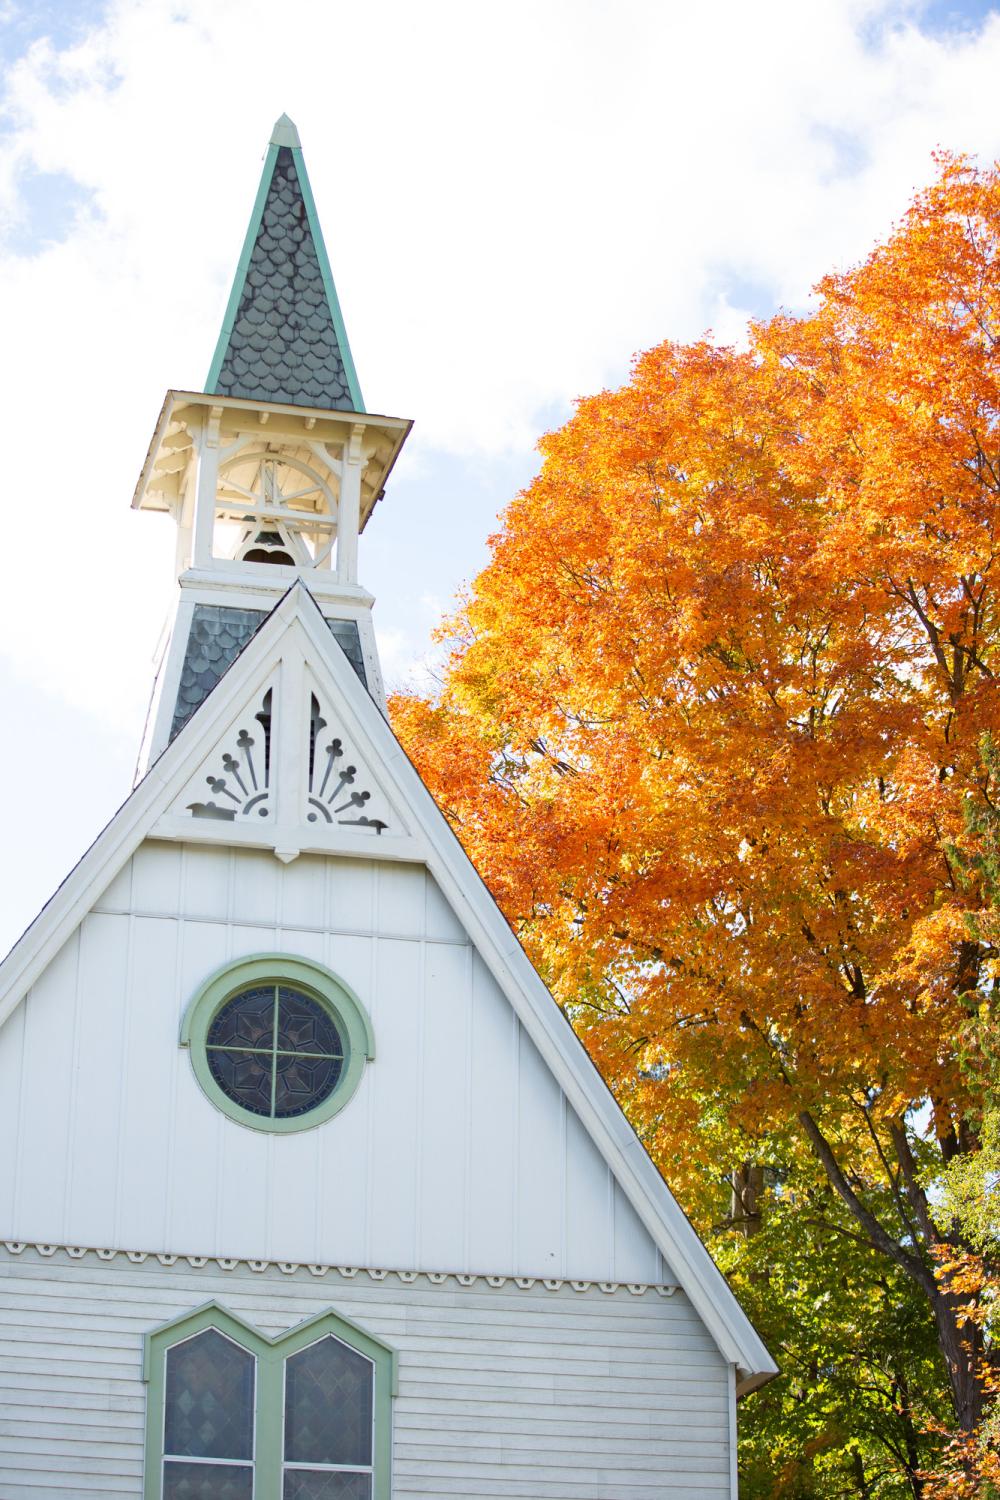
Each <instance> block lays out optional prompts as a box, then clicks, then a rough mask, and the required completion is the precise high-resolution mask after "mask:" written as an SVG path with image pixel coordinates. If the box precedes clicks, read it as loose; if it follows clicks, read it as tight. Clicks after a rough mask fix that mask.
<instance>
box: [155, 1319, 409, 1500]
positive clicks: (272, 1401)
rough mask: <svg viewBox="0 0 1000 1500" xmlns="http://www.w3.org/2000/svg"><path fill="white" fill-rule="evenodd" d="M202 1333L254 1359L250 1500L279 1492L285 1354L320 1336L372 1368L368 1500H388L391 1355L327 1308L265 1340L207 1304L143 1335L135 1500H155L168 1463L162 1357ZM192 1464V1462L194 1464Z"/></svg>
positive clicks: (273, 1497)
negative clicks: (140, 1471) (140, 1467)
mask: <svg viewBox="0 0 1000 1500" xmlns="http://www.w3.org/2000/svg"><path fill="white" fill-rule="evenodd" d="M209 1329H214V1330H215V1331H216V1332H217V1333H221V1334H222V1335H223V1337H224V1338H227V1339H229V1340H231V1342H232V1343H234V1344H236V1345H237V1346H238V1347H239V1348H241V1349H243V1350H245V1351H246V1352H247V1353H249V1354H251V1355H253V1357H254V1360H255V1411H254V1444H253V1454H254V1456H253V1470H254V1476H253V1496H254V1500H281V1497H282V1494H283V1490H284V1479H285V1473H286V1464H285V1451H284V1450H285V1442H284V1423H285V1367H286V1362H287V1360H288V1359H289V1358H290V1356H291V1355H293V1354H298V1353H299V1352H300V1351H301V1350H303V1349H307V1348H309V1347H310V1345H312V1344H316V1343H318V1342H319V1341H320V1340H321V1339H324V1338H328V1337H332V1338H335V1339H337V1340H339V1341H340V1343H342V1344H344V1345H346V1346H347V1348H348V1349H350V1350H353V1351H354V1352H355V1353H356V1354H360V1355H362V1356H363V1357H364V1358H365V1359H367V1360H368V1361H369V1362H370V1363H371V1365H372V1369H373V1400H372V1411H373V1440H372V1470H371V1472H372V1500H390V1496H391V1492H392V1400H393V1397H394V1396H395V1394H396V1390H397V1371H398V1358H397V1354H396V1351H395V1350H394V1349H392V1348H391V1347H390V1346H389V1345H388V1344H384V1343H382V1341H381V1340H380V1339H376V1338H373V1337H372V1335H371V1334H370V1333H366V1332H365V1330H364V1329H363V1328H359V1327H358V1325H357V1324H356V1323H352V1322H351V1321H350V1319H348V1318H344V1317H342V1316H341V1315H340V1314H339V1313H336V1312H334V1311H333V1310H332V1309H328V1310H327V1311H325V1312H321V1313H317V1314H316V1315H315V1316H314V1317H311V1318H307V1319H306V1320H305V1322H303V1323H298V1324H296V1325H295V1327H293V1328H290V1329H289V1330H288V1332H287V1333H283V1334H278V1335H277V1336H275V1337H274V1338H271V1337H269V1336H268V1335H267V1334H265V1333H261V1332H260V1331H259V1330H258V1329H256V1328H254V1327H253V1326H252V1325H251V1324H250V1323H246V1322H244V1320H243V1319H242V1318H239V1317H237V1316H236V1315H235V1314H234V1313H231V1312H229V1311H228V1309H226V1308H225V1307H223V1306H222V1305H221V1303H218V1302H214V1301H213V1302H208V1303H206V1304H205V1305H204V1306H203V1307H199V1308H196V1309H195V1311H194V1312H191V1313H185V1314H184V1315H183V1316H181V1317H179V1318H174V1319H172V1320H171V1322H169V1323H164V1324H163V1325H162V1326H161V1327H159V1328H156V1329H154V1330H153V1331H152V1332H151V1333H147V1334H146V1336H145V1340H144V1347H143V1370H142V1374H143V1380H144V1381H145V1382H146V1387H147V1394H146V1448H145V1479H144V1488H143V1500H162V1495H163V1463H164V1458H165V1456H166V1457H169V1455H165V1454H164V1451H163V1445H164V1427H165V1421H166V1368H167V1354H168V1352H169V1351H170V1350H171V1349H172V1348H174V1347H176V1345H178V1344H183V1343H185V1342H186V1341H187V1340H189V1339H192V1338H194V1337H196V1335H198V1334H199V1333H204V1332H206V1331H207V1330H209ZM192 1462H197V1459H193V1460H192ZM299 1467H304V1466H301V1465H300V1466H299ZM319 1467H320V1468H322V1465H320V1466H319Z"/></svg>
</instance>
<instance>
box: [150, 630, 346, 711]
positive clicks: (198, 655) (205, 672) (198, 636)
mask: <svg viewBox="0 0 1000 1500" xmlns="http://www.w3.org/2000/svg"><path fill="white" fill-rule="evenodd" d="M266 613H267V611H266V610H263V609H236V608H234V607H233V606H232V605H229V604H196V605H195V607H194V614H193V616H192V619H191V631H190V634H189V635H188V639H187V647H186V649H185V652H184V665H183V666H182V667H181V680H180V685H179V687H178V689H177V703H176V705H175V708H174V721H173V724H172V725H171V729H170V738H171V739H173V737H174V735H175V734H176V733H177V732H178V730H180V729H183V728H184V725H185V724H186V723H187V721H188V719H190V717H191V715H192V714H193V713H194V711H195V709H196V708H199V707H200V706H201V704H202V703H204V701H205V699H206V698H207V697H208V695H209V693H210V692H211V691H212V689H213V688H214V687H216V686H217V684H218V683H219V682H220V681H221V679H222V678H223V677H224V676H225V674H226V672H228V671H229V668H230V667H231V666H232V664H233V662H234V661H235V660H236V658H237V657H238V656H239V654H240V652H241V651H242V650H243V647H244V646H245V645H246V643H247V641H249V639H250V637H251V636H252V635H253V634H254V632H255V631H256V630H257V628H258V627H259V626H260V625H261V623H262V622H263V620H264V618H265V615H266ZM326 623H327V625H328V626H329V629H330V634H331V635H332V636H333V638H334V640H335V641H336V642H337V644H338V646H339V647H340V648H341V650H342V651H343V653H344V655H345V656H346V657H347V660H348V661H349V662H350V664H351V666H352V667H353V668H354V670H355V672H356V673H357V675H358V677H359V678H360V679H361V682H362V685H363V686H364V687H367V686H368V682H367V678H366V677H365V663H364V658H363V656H362V654H361V635H360V632H359V630H358V625H357V621H356V620H327V622H326Z"/></svg>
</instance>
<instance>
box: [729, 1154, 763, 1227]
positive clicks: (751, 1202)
mask: <svg viewBox="0 0 1000 1500" xmlns="http://www.w3.org/2000/svg"><path fill="white" fill-rule="evenodd" d="M729 1182H730V1186H731V1190H732V1191H731V1193H730V1203H729V1222H730V1223H731V1224H732V1226H733V1228H734V1229H737V1230H739V1232H740V1234H742V1235H743V1238H744V1239H749V1238H750V1236H751V1235H752V1234H756V1233H757V1230H758V1229H759V1228H760V1224H761V1198H762V1196H763V1193H764V1168H763V1167H757V1166H754V1165H753V1163H752V1162H748V1161H745V1162H743V1164H742V1165H741V1166H738V1167H734V1168H733V1170H732V1172H731V1173H730V1177H729Z"/></svg>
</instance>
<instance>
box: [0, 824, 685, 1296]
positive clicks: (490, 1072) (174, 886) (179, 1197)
mask: <svg viewBox="0 0 1000 1500" xmlns="http://www.w3.org/2000/svg"><path fill="white" fill-rule="evenodd" d="M270 951H273V952H279V953H285V954H290V955H299V956H301V957H304V958H307V959H313V960H317V961H319V962H320V963H323V964H325V965H326V966H327V967H328V968H330V969H332V970H333V971H334V973H336V974H338V975H340V976H341V977H342V978H343V979H345V980H346V981H347V983H348V984H349V985H351V986H352V987H353V989H354V990H355V991H356V992H357V994H358V996H359V997H360V999H361V1001H362V1003H363V1004H364V1005H365V1006H366V1008H367V1009H368V1012H369V1014H370V1016H371V1019H372V1022H373V1025H374V1030H375V1040H376V1057H375V1061H374V1062H373V1063H370V1064H369V1065H368V1066H367V1067H366V1069H365V1074H364V1078H363V1081H362V1083H361V1086H360V1088H359V1090H358V1093H357V1094H356V1096H355V1097H354V1099H353V1100H352V1101H351V1103H350V1104H349V1105H348V1107H347V1108H346V1109H344V1110H343V1111H342V1112H341V1113H340V1114H338V1115H336V1116H335V1117H334V1118H333V1119H332V1120H330V1121H328V1122H327V1123H326V1124H324V1125H320V1126H318V1127H317V1128H316V1129H314V1130H306V1131H302V1132H301V1133H298V1134H291V1135H283V1136H276V1135H270V1134H267V1133H263V1132H258V1131H254V1130H249V1129H247V1128H245V1127H243V1126H241V1125H238V1124H235V1123H234V1122H233V1121H231V1120H229V1119H228V1118H227V1117H226V1116H225V1115H223V1114H222V1113H221V1112H220V1111H219V1110H218V1109H216V1108H215V1107H213V1105H212V1104H210V1103H209V1101H208V1100H207V1099H206V1098H205V1096H204V1095H203V1094H202V1092H201V1090H200V1089H199V1087H198V1085H197V1083H196V1080H195V1078H194V1074H193V1071H192V1068H191V1064H190V1060H189V1057H188V1054H187V1052H186V1050H182V1049H181V1047H180V1046H179V1041H178V1036H179V1027H180V1022H181V1017H182V1015H183V1012H184V1010H185V1008H186V1006H187V1004H188V1002H189V1000H190V998H191V996H192V994H193V993H194V992H195V991H196V990H197V989H198V987H199V985H200V984H201V983H202V981H203V980H204V979H205V978H206V977H207V976H208V975H209V974H211V973H212V972H213V971H214V970H215V969H217V968H219V967H220V966H221V965H223V964H225V963H227V962H230V961H235V960H238V959H240V958H242V957H244V956H247V955H249V954H253V953H258V952H270ZM586 1066H590V1064H589V1063H586ZM0 1139H2V1140H3V1141H4V1142H5V1143H6V1149H5V1150H4V1152H3V1153H2V1155H0V1238H3V1239H8V1240H14V1241H28V1242H32V1243H35V1242H40V1243H43V1244H44V1243H52V1244H61V1245H74V1246H76V1245H79V1246H89V1247H93V1248H97V1249H100V1248H118V1249H125V1250H128V1249H135V1250H151V1251H157V1252H166V1251H169V1252H177V1253H184V1254H196V1255H208V1256H227V1257H238V1258H245V1259H255V1260H257V1259H259V1260H287V1261H296V1262H299V1263H310V1262H316V1263H323V1264H327V1265H329V1264H333V1265H344V1266H368V1267H386V1268H390V1269H395V1270H420V1271H423V1270H426V1271H459V1272H467V1273H468V1272H479V1273H485V1274H490V1273H499V1274H504V1275H512V1274H514V1275H522V1276H540V1277H551V1278H558V1277H569V1278H573V1279H579V1280H590V1281H607V1282H636V1283H653V1284H661V1283H665V1282H671V1281H672V1280H674V1277H673V1275H672V1273H671V1271H670V1268H669V1267H668V1266H665V1265H664V1263H663V1260H662V1257H661V1255H660V1253H659V1251H658V1249H657V1247H656V1246H655V1245H654V1243H653V1241H652V1239H651V1237H650V1236H649V1234H648V1232H647V1231H646V1229H645V1227H644V1226H643V1225H642V1224H641V1222H640V1220H639V1218H638V1216H637V1214H636V1213H635V1211H634V1210H633V1208H632V1207H631V1205H630V1204H629V1202H628V1201H627V1199H626V1198H625V1196H624V1194H623V1193H622V1191H621V1189H620V1188H619V1186H618V1185H617V1183H616V1182H615V1180H614V1178H613V1176H612V1174H611V1173H610V1172H609V1170H608V1168H607V1166H606V1164H605V1163H604V1161H603V1159H602V1158H601V1156H600V1154H599V1153H598V1151H597V1149H596V1147H595V1146H594V1145H593V1143H592V1142H591V1140H590V1138H589V1136H587V1135H586V1133H585V1132H584V1130H583V1127H582V1126H581V1124H580V1121H579V1119H578V1117H577V1115H576V1114H575V1112H574V1111H573V1109H572V1108H571V1107H570V1106H569V1105H568V1103H567V1101H566V1098H565V1096H564V1094H563V1093H562V1091H561V1090H560V1088H559V1087H558V1085H557V1084H556V1083H555V1081H554V1080H553V1078H552V1075H551V1073H550V1072H549V1070H548V1068H547V1067H546V1065H545V1064H544V1062H543V1061H542V1058H541V1056H540V1054H539V1053H538V1051H537V1050H536V1048H535V1047H534V1045H533V1043H532V1042H531V1041H530V1039H529V1038H528V1036H527V1035H526V1034H525V1032H524V1031H523V1029H522V1028H521V1027H520V1025H519V1023H518V1021H517V1019H516V1017H515V1015H514V1012H513V1010H512V1009H511V1007H510V1004H509V1003H508V1001H507V999H506V997H505V996H504V995H503V994H502V992H501V991H500V989H499V987H498V986H497V984H496V982H495V981H494V979H493V977H492V975H491V974H490V973H489V971H488V970H487V968H486V966H485V964H484V963H483V961H482V960H481V958H480V957H479V955H478V953H477V952H476V950H475V949H474V948H473V946H472V944H471V943H470V941H469V938H468V935H467V934H466V932H465V930H464V928H463V927H462V926H461V925H460V924H459V922H458V920H457V918H456V916H455V914H454V913H453V911H452V909H451V908H450V907H449V906H448V904H447V903H446V901H445V900H444V898H443V896H442V894H441V892H440V891H439V889H438V887H437V886H436V885H435V883H434V881H433V879H432V878H431V877H430V875H429V874H428V873H427V872H426V871H425V870H424V868H423V867H420V866H415V865H406V864H402V863H394V862H390V861H384V862H378V861H363V860H356V859H336V858H323V857H319V856H307V855H303V856H301V857H300V858H299V859H297V860H295V861H294V862H293V863H291V864H289V865H283V864H281V863H280V862H279V861H278V860H276V859H275V858H274V856H273V855H272V854H269V853H266V852H260V851H255V850H244V849H215V848H210V847H209V848H206V847H203V846H198V845H179V844H172V843H167V842H157V841H155V840H151V841H148V842H146V843H145V844H143V845H142V846H141V847H140V848H139V850H138V851H137V852H136V854H135V855H134V856H133V858H132V859H131V860H129V862H128V864H127V865H126V866H125V868H124V869H123V870H122V872H121V874H120V875H119V876H118V877H117V879H116V880H115V881H114V882H113V883H112V885H111V886H110V887H109V888H108V890H107V891H106V892H105V893H104V895H103V897H102V898H101V899H100V901H99V902H98V903H97V905H96V907H95V908H94V910H93V911H91V913H90V914H89V915H88V916H87V917H86V918H85V919H84V921H83V922H82V924H81V925H80V927H79V929H78V930H77V932H76V934H75V935H74V936H73V937H72V938H71V939H70V940H69V941H68V942H67V943H66V944H65V946H64V947H63V949H62V950H61V951H60V952H59V953H58V954H56V956H55V957H54V958H53V960H52V962H51V963H50V964H49V966H48V968H47V969H46V971H45V972H44V973H43V975H42V976H41V978H40V979H39V980H38V982H37V983H36V984H35V986H34V988H33V989H32V990H31V992H30V993H29V994H28V996H27V997H26V999H25V1001H24V1003H23V1004H21V1005H20V1006H19V1007H18V1008H17V1009H16V1010H15V1011H14V1013H13V1014H12V1015H11V1017H10V1019H9V1020H8V1021H7V1022H6V1023H5V1025H4V1026H3V1028H2V1030H0Z"/></svg>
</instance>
